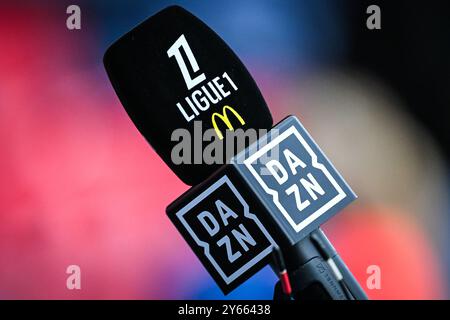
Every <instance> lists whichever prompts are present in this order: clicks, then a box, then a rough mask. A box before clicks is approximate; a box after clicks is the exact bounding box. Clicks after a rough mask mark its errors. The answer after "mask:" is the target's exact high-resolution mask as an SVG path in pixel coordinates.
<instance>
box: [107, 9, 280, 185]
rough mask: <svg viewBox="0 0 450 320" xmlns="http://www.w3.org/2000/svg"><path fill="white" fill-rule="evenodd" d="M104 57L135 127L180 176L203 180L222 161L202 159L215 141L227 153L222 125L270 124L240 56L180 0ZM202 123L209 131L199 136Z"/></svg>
mask: <svg viewBox="0 0 450 320" xmlns="http://www.w3.org/2000/svg"><path fill="white" fill-rule="evenodd" d="M104 65H105V68H106V70H107V73H108V76H109V78H110V80H111V82H112V85H113V87H114V89H115V91H116V93H117V95H118V97H119V99H120V101H121V103H122V105H123V106H124V108H125V109H126V111H127V113H128V115H129V116H130V118H131V119H132V121H133V122H134V124H135V125H136V127H137V128H138V129H139V131H140V132H141V134H142V135H143V136H144V137H145V138H146V139H147V141H148V142H149V143H150V144H151V145H152V147H153V148H154V150H155V151H156V152H157V153H158V154H159V156H160V157H161V158H162V159H163V160H164V161H165V162H166V163H167V165H168V166H169V167H170V168H171V169H172V170H173V171H174V172H175V174H176V175H177V176H178V177H179V178H180V179H181V180H183V181H184V182H185V183H186V184H189V185H194V184H197V183H199V182H201V181H203V180H204V179H205V178H207V177H208V176H209V175H210V174H211V173H213V172H214V171H215V170H216V169H217V168H218V167H219V166H220V165H221V164H222V163H221V162H220V161H216V162H214V163H211V162H209V163H205V161H203V160H204V159H203V156H204V154H203V153H204V151H205V148H206V147H207V145H208V144H210V143H212V142H214V141H215V142H216V143H218V144H219V145H220V150H222V151H221V152H222V154H223V155H224V156H223V157H222V160H228V159H226V157H227V156H226V152H225V150H224V148H225V145H226V144H227V143H226V142H227V134H226V133H227V132H228V133H229V132H231V131H234V132H236V130H237V129H239V128H242V129H243V130H245V129H249V128H252V129H270V128H271V127H272V117H271V115H270V112H269V110H268V108H267V105H266V103H265V101H264V99H263V97H262V95H261V93H260V91H259V89H258V87H257V85H256V83H255V82H254V80H253V78H252V77H251V76H250V74H249V72H248V71H247V69H246V68H245V66H244V65H243V64H242V62H241V61H240V60H239V58H238V57H237V56H236V55H235V54H234V53H233V51H232V50H231V49H230V48H229V47H228V46H227V44H226V43H225V42H224V41H223V40H222V39H221V38H220V37H219V36H218V35H217V34H216V33H215V32H214V31H212V30H211V29H210V28H209V27H208V26H207V25H205V24H204V23H203V22H202V21H200V20H199V19H198V18H196V17H195V16H193V15H192V14H190V13H189V12H187V11H186V10H184V9H183V8H181V7H178V6H171V7H168V8H166V9H164V10H162V11H160V12H159V13H157V14H155V15H154V16H152V17H150V18H149V19H147V20H145V21H144V22H142V23H141V24H140V25H138V26H137V27H135V28H134V29H133V30H131V31H130V32H128V33H127V34H125V35H124V36H122V37H121V38H120V39H119V40H117V41H116V42H115V43H114V44H112V45H111V46H110V47H109V48H108V50H107V52H106V53H105V56H104ZM198 121H201V122H198ZM208 129H210V132H212V133H213V134H212V135H211V136H210V137H209V138H207V139H202V138H205V137H204V136H202V134H203V133H205V132H206V131H207V130H208ZM186 134H188V135H189V137H188V138H189V139H187V138H186ZM208 139H209V140H210V141H203V140H208ZM183 143H184V144H186V145H185V146H183ZM217 150H219V149H216V150H215V152H216V153H217V152H218V151H217ZM238 151H240V150H236V152H238ZM236 152H234V153H236ZM234 153H233V154H231V155H230V156H233V155H234ZM216 156H217V155H216ZM219 158H220V157H219ZM215 159H218V158H215ZM217 162H218V163H217Z"/></svg>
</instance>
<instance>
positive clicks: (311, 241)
mask: <svg viewBox="0 0 450 320" xmlns="http://www.w3.org/2000/svg"><path fill="white" fill-rule="evenodd" d="M281 253H282V256H283V257H284V260H285V265H286V269H287V273H288V275H289V279H290V284H291V286H292V293H291V295H287V294H285V293H284V291H283V289H282V285H281V282H280V281H278V282H277V283H276V285H275V288H274V296H273V299H274V300H291V299H294V300H367V299H368V297H367V295H366V293H365V292H364V290H363V289H362V288H361V286H360V285H359V283H358V282H357V281H356V279H355V277H354V276H353V274H352V273H351V272H350V270H349V269H348V268H347V266H346V265H345V263H344V261H343V260H342V259H341V257H340V256H339V255H338V254H337V252H336V250H335V249H334V247H333V246H332V245H331V243H330V241H329V240H328V239H327V237H326V236H325V234H324V233H323V231H322V230H321V229H320V228H318V229H317V230H315V231H313V232H311V234H309V235H308V236H307V237H306V238H304V239H303V240H301V241H300V242H298V243H297V244H295V245H293V246H292V247H289V248H281Z"/></svg>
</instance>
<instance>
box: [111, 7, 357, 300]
mask: <svg viewBox="0 0 450 320" xmlns="http://www.w3.org/2000/svg"><path fill="white" fill-rule="evenodd" d="M104 62H105V67H106V69H107V72H108V75H109V77H110V80H111V82H112V84H113V87H114V89H115V90H116V93H117V95H118V96H119V98H120V100H121V102H122V104H123V105H124V107H125V109H126V110H127V112H128V114H129V115H130V118H131V119H132V120H133V122H134V123H135V125H136V126H137V128H138V129H139V131H140V132H141V133H142V134H143V135H144V137H145V138H146V139H147V140H148V142H149V143H150V144H151V145H152V146H153V147H154V148H155V150H156V151H157V153H158V154H159V155H160V156H161V158H162V159H163V160H164V161H165V162H166V163H167V164H168V165H169V167H170V168H171V169H172V170H173V171H174V172H175V173H176V174H177V176H178V177H179V178H180V179H182V180H183V181H184V182H186V183H187V184H191V185H193V184H195V186H194V187H192V188H191V189H189V190H188V191H187V192H186V193H184V194H183V195H182V196H180V197H179V198H178V199H177V200H175V201H174V202H173V203H172V204H171V205H169V206H168V207H167V210H166V212H167V214H168V216H169V218H170V219H171V220H172V222H173V223H174V225H175V226H176V227H177V229H178V230H179V232H180V233H181V234H182V235H183V237H184V238H185V240H186V241H187V242H188V244H189V245H190V247H191V248H192V250H193V251H194V252H195V254H196V255H197V257H198V258H199V259H200V260H201V262H202V263H203V265H204V266H205V268H206V269H207V270H208V271H209V273H210V274H211V276H212V277H213V278H214V280H215V281H216V283H217V284H218V285H219V287H220V288H221V289H222V291H223V292H224V293H228V292H230V291H231V290H233V289H234V288H236V287H237V286H238V285H239V284H241V283H242V282H243V281H245V280H246V279H248V278H249V277H250V276H252V275H253V274H254V273H255V272H257V271H258V270H259V269H260V268H262V267H263V266H264V265H266V264H267V263H268V262H269V261H270V257H271V253H272V251H273V248H274V247H276V246H277V245H278V246H279V247H280V248H281V251H282V254H283V256H284V260H285V261H286V267H287V272H288V273H289V275H290V276H291V278H292V279H294V280H295V282H293V283H292V290H293V297H294V298H303V297H304V296H305V295H306V296H309V297H314V296H316V297H319V298H322V297H327V298H331V299H346V298H358V299H360V298H364V293H363V291H362V289H360V287H359V285H358V284H357V282H356V281H354V278H353V276H352V275H351V273H350V272H349V271H348V269H347V268H346V267H345V264H343V262H342V260H340V258H339V257H338V256H337V254H336V252H335V250H334V249H330V248H332V246H331V244H329V242H328V240H327V239H326V237H325V236H324V235H323V233H322V232H321V231H320V229H319V227H320V225H321V224H322V223H324V222H325V221H326V220H328V219H329V218H330V217H332V216H333V215H335V214H336V213H337V212H339V211H340V210H341V209H342V208H343V207H345V206H346V205H348V204H349V203H350V202H352V201H353V200H354V199H355V198H356V195H355V194H354V193H353V191H352V190H351V188H350V187H349V186H348V185H347V183H346V182H345V181H344V179H343V178H342V177H341V176H340V174H339V173H338V172H337V170H336V169H335V168H334V167H333V165H332V164H331V163H330V161H329V160H328V159H327V158H326V156H325V155H324V154H323V152H322V151H321V150H320V148H319V147H318V145H317V144H316V143H315V142H314V141H313V139H312V138H311V136H310V135H309V134H308V132H307V131H306V129H305V128H304V127H303V126H302V124H301V123H300V121H299V120H298V119H297V118H296V117H293V116H290V117H288V118H286V119H285V120H283V121H281V122H280V123H279V124H277V125H276V126H275V127H274V128H272V129H271V127H272V117H271V115H270V112H269V110H268V108H267V106H266V104H265V102H264V99H263V98H262V95H261V93H260V92H259V89H258V88H257V86H256V84H255V82H254V80H253V79H252V77H251V76H250V74H249V73H248V71H247V70H246V69H245V67H244V65H243V64H242V63H241V62H240V60H239V59H238V58H237V56H236V55H235V54H234V53H233V52H232V51H231V49H230V48H229V47H228V46H227V45H226V44H225V43H224V42H223V40H221V39H220V38H219V36H217V35H216V34H215V33H214V32H213V31H212V30H211V29H210V28H208V27H207V26H206V25H205V24H204V23H203V22H201V21H200V20H199V19H197V18H196V17H194V16H193V15H192V14H190V13H189V12H187V11H186V10H184V9H182V8H180V7H178V6H172V7H168V8H166V9H164V10H162V11H161V12H159V13H157V14H156V15H154V16H153V17H150V18H149V19H147V20H145V21H144V22H143V23H141V24H140V25H138V26H137V27H136V28H134V29H133V30H132V31H130V32H129V33H127V34H126V35H124V36H123V37H122V38H120V39H119V40H118V41H116V42H115V43H114V44H113V45H112V46H111V47H110V48H109V49H108V51H107V52H106V54H105V58H104ZM198 125H200V126H201V128H200V129H201V130H205V131H208V130H209V131H210V132H212V136H210V140H209V141H203V140H202V139H201V138H202V137H203V138H204V136H203V135H200V136H199V135H196V133H197V131H198V129H199V127H198ZM255 129H258V130H261V131H258V132H262V133H263V135H261V134H260V135H259V136H258V135H251V134H248V133H249V132H253V133H254V131H255ZM269 129H270V131H268V130H269ZM180 130H181V131H180ZM201 130H200V131H201ZM252 130H253V131H252ZM230 132H233V133H235V134H234V135H230V134H229V133H230ZM183 133H186V134H188V136H189V137H191V138H190V139H188V141H189V142H190V143H189V144H188V147H187V148H186V147H184V148H181V149H182V150H183V152H181V153H180V152H174V150H177V151H179V149H178V148H179V146H180V141H179V140H177V139H176V138H177V137H180V136H182V134H183ZM192 137H193V139H192ZM199 137H200V139H199ZM198 140H201V141H200V144H199V143H198ZM212 140H214V143H213V142H212ZM236 140H237V141H238V143H237V145H235V144H236ZM208 142H211V143H208ZM212 144H213V145H214V147H213V148H211V145H212ZM199 145H200V146H199ZM229 145H232V150H233V152H232V154H229V153H227V152H226V151H227V150H226V149H227V148H228V146H229ZM211 150H213V151H211ZM186 154H188V155H189V154H190V155H194V156H195V155H197V156H199V155H200V157H199V159H197V160H199V161H193V162H189V161H181V162H180V161H179V160H180V158H182V159H184V160H185V159H186V158H188V159H189V157H185V156H186ZM205 154H209V155H213V154H214V156H217V155H219V156H217V157H216V159H219V160H220V161H216V162H213V163H211V162H210V161H209V162H207V163H203V160H205V159H204V156H205ZM224 161H226V162H227V163H226V164H223V162H224ZM339 273H340V274H339ZM317 285H318V286H317ZM347 289H348V290H347ZM347 291H348V292H347ZM349 295H352V296H351V297H350V296H349Z"/></svg>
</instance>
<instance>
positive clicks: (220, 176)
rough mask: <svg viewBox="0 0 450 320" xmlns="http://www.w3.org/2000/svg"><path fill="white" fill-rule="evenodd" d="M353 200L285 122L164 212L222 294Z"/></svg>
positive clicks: (297, 129) (297, 128) (292, 121)
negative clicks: (275, 249) (277, 248)
mask: <svg viewBox="0 0 450 320" xmlns="http://www.w3.org/2000/svg"><path fill="white" fill-rule="evenodd" d="M354 199H356V195H355V193H354V192H353V191H352V189H351V188H350V187H349V185H348V184H347V183H346V182H345V181H344V179H343V178H342V177H341V175H340V174H339V173H338V171H337V170H336V169H335V167H334V166H333V165H332V164H331V162H330V161H329V160H328V159H327V157H326V156H325V155H324V154H323V152H322V151H321V149H320V148H319V146H318V145H317V144H316V143H315V142H314V141H313V139H312V138H311V136H310V135H309V134H308V132H307V131H306V129H305V128H304V127H303V125H302V124H301V123H300V121H299V120H298V119H297V118H296V117H294V116H290V117H288V118H286V119H285V120H283V121H281V122H280V123H279V124H278V125H276V126H275V127H274V128H273V129H272V130H270V131H269V132H268V133H267V135H266V136H264V137H262V138H260V139H259V140H258V141H257V142H255V143H253V144H252V145H250V146H249V147H248V148H246V149H245V150H243V151H241V152H240V153H238V154H237V155H236V156H235V157H233V158H232V159H231V161H230V163H229V164H226V165H223V166H222V167H221V168H220V169H219V170H218V171H217V172H215V173H214V174H213V175H212V176H210V177H209V178H208V179H207V180H206V181H204V182H203V183H201V184H199V185H198V186H195V187H193V188H191V189H190V190H188V191H187V192H186V193H185V194H183V195H182V196H181V197H179V198H178V199H177V200H175V201H174V202H173V203H172V204H171V205H169V206H168V208H167V210H166V211H167V214H168V216H169V218H170V219H171V220H172V222H173V223H174V224H175V226H176V227H177V229H178V230H179V231H180V233H181V234H182V235H183V237H184V239H185V240H186V241H187V242H188V244H189V245H190V247H191V248H192V250H193V251H194V252H195V253H196V255H197V256H198V258H199V259H200V260H201V261H202V263H203V265H204V266H205V268H206V269H207V270H208V272H209V273H210V274H211V276H212V277H213V278H214V279H215V281H216V283H218V284H219V286H220V288H221V289H222V291H224V292H225V293H228V292H229V291H231V290H232V289H234V288H235V287H236V286H238V285H239V284H240V283H242V282H243V281H245V280H246V279H248V278H249V277H250V276H252V275H253V274H254V273H255V272H257V271H258V270H259V269H260V268H261V267H263V266H264V265H265V264H266V263H267V261H268V257H269V254H270V252H271V245H272V244H274V243H276V244H278V245H279V246H281V247H286V246H292V245H294V244H296V243H297V242H298V241H300V240H302V239H303V238H304V237H306V236H308V235H309V234H310V233H311V231H313V230H315V229H317V228H319V227H320V225H321V224H323V223H324V222H325V221H327V220H328V219H329V218H331V217H332V216H333V215H335V214H336V213H338V212H339V211H340V210H341V209H342V208H344V207H345V206H347V205H348V204H349V203H350V202H352V201H353V200H354Z"/></svg>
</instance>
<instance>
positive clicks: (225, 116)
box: [211, 106, 245, 140]
mask: <svg viewBox="0 0 450 320" xmlns="http://www.w3.org/2000/svg"><path fill="white" fill-rule="evenodd" d="M228 110H229V111H231V112H232V113H233V115H234V116H235V117H236V119H238V120H239V122H240V123H241V125H244V124H245V121H244V119H243V118H242V117H241V115H240V114H239V113H238V112H237V111H236V110H234V109H233V108H232V107H230V106H224V107H223V109H222V114H220V113H218V112H214V113H213V114H212V116H211V122H212V125H213V127H214V130H216V133H217V136H218V137H219V139H220V140H222V139H223V134H222V132H221V131H220V130H219V128H218V127H217V123H216V117H219V118H220V120H222V121H223V123H225V125H226V126H227V128H228V129H229V130H231V131H234V127H233V125H232V124H231V121H230V119H229V118H228V113H227V111H228Z"/></svg>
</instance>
